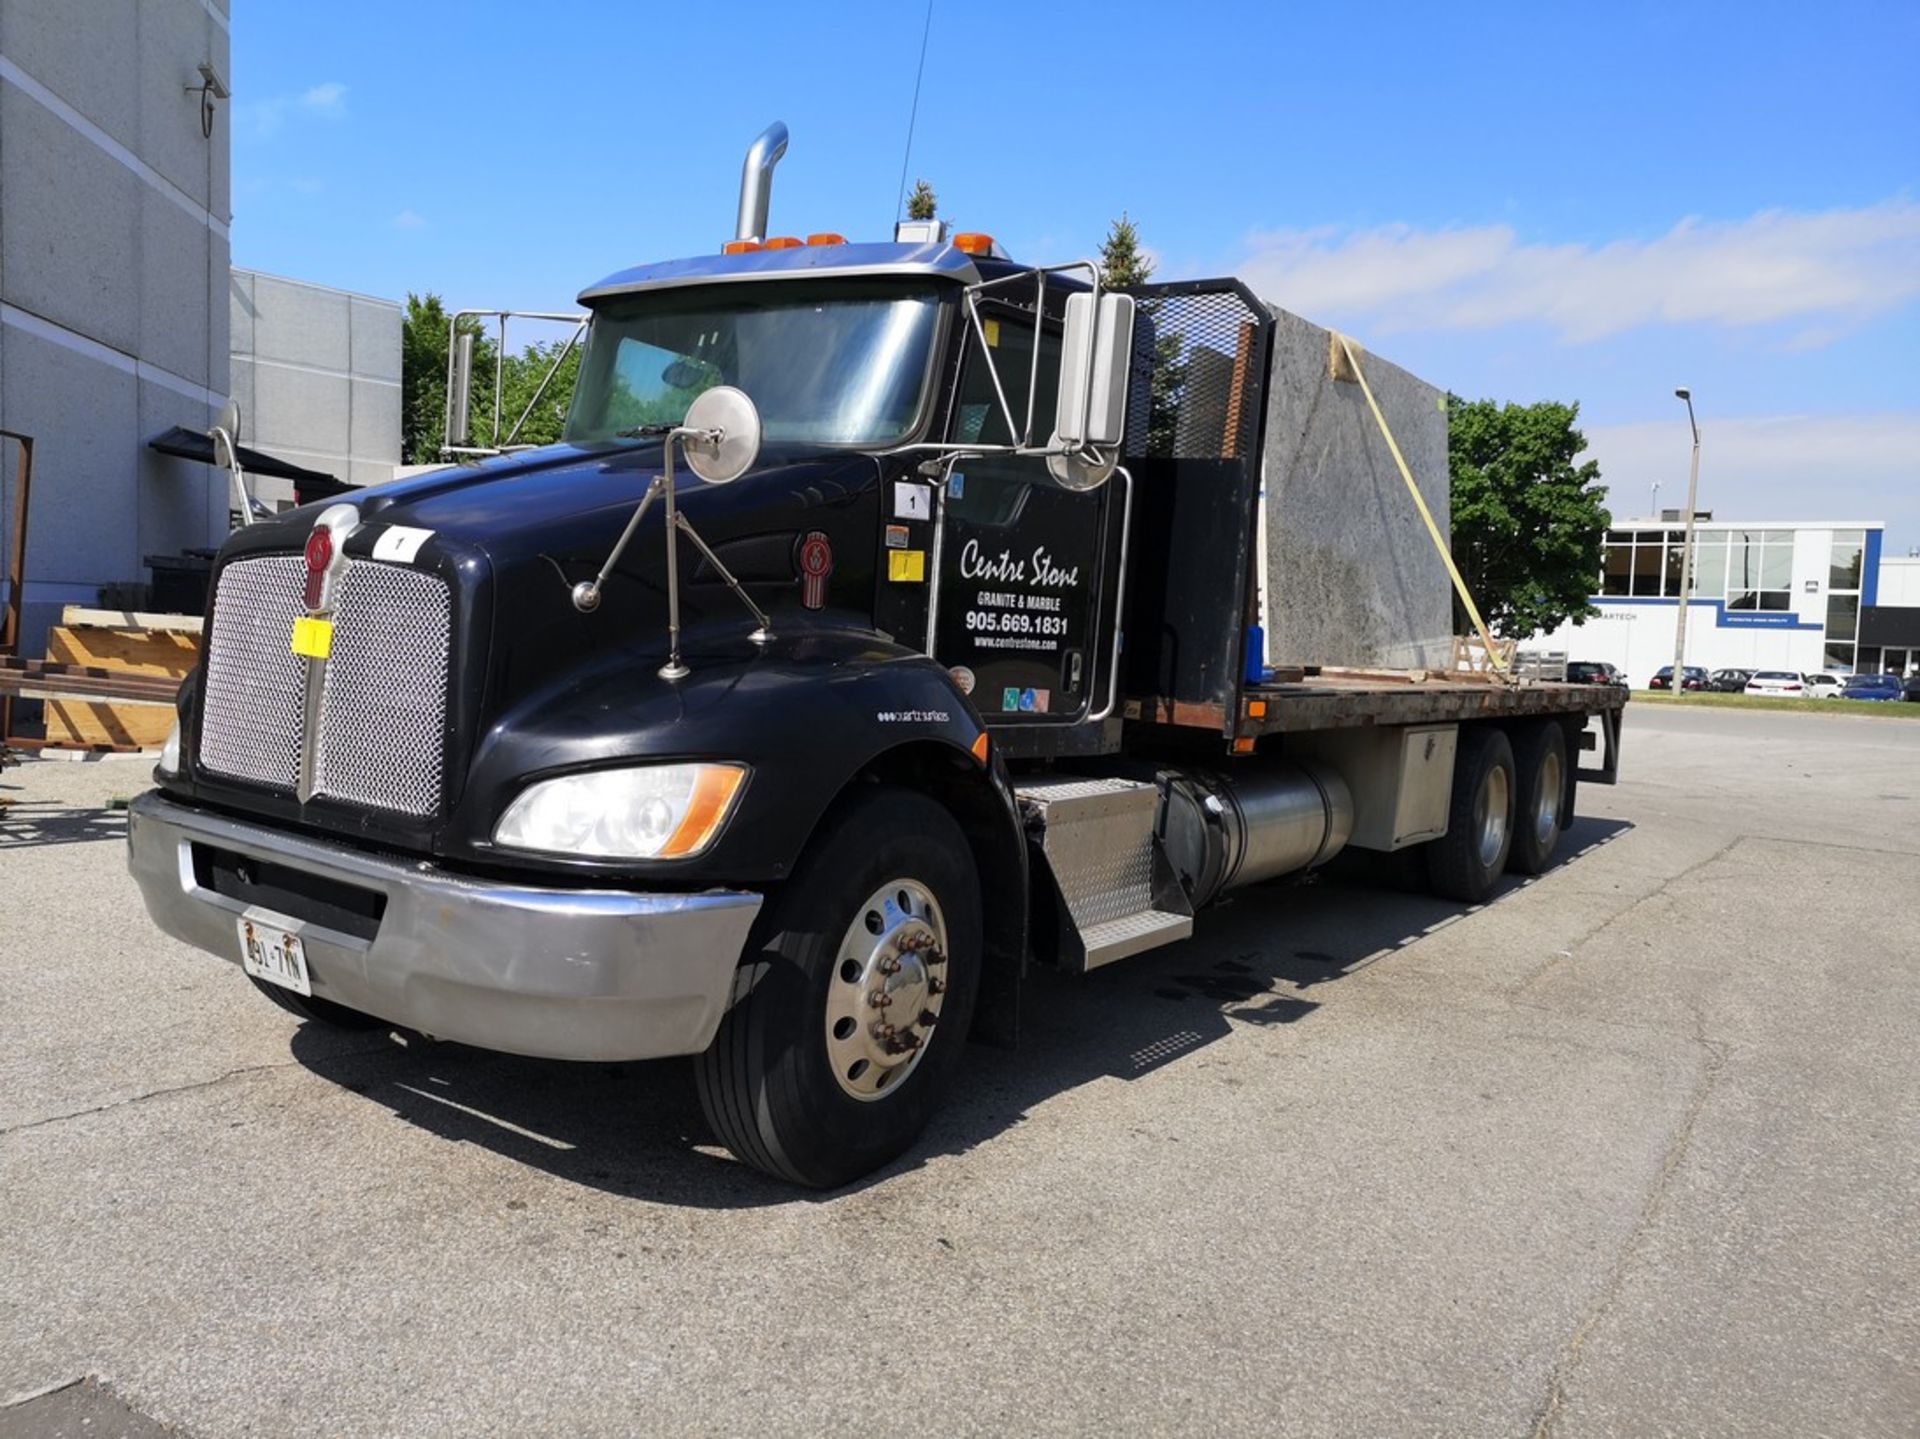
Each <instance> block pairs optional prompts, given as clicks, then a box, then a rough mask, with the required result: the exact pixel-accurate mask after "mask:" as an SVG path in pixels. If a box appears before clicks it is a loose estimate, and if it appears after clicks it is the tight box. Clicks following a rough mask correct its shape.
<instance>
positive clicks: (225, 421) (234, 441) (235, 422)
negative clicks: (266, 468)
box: [207, 400, 240, 470]
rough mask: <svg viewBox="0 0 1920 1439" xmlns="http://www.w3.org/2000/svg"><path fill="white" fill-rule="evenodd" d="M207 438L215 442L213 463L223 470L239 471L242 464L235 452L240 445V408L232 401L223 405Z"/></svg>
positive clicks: (214, 418)
mask: <svg viewBox="0 0 1920 1439" xmlns="http://www.w3.org/2000/svg"><path fill="white" fill-rule="evenodd" d="M207 436H208V438H209V439H211V440H212V441H213V462H214V463H215V464H216V465H218V466H219V467H220V468H221V469H223V470H234V469H238V468H239V467H240V462H239V459H238V457H237V456H235V454H234V452H233V451H234V447H235V446H236V445H238V444H239V443H240V406H239V405H238V404H236V403H234V401H232V400H228V401H227V402H226V404H224V405H222V406H221V407H220V413H219V414H217V415H215V416H214V417H213V428H212V429H210V430H208V431H207Z"/></svg>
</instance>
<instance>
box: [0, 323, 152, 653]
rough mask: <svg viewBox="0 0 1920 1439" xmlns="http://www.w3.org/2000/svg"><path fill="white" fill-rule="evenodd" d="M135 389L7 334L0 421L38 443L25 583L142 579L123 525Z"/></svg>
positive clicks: (106, 369)
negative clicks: (0, 418) (2, 419)
mask: <svg viewBox="0 0 1920 1439" xmlns="http://www.w3.org/2000/svg"><path fill="white" fill-rule="evenodd" d="M135 389H136V385H135V381H134V377H133V376H132V375H131V374H128V373H127V372H126V371H124V370H121V369H119V368H117V367H115V366H113V365H110V364H107V363H105V362H104V361H101V360H97V359H94V358H92V357H91V356H88V355H84V354H80V353H78V352H76V351H74V350H70V349H67V348H66V347H64V346H61V345H56V344H54V343H53V342H52V341H50V340H44V339H42V338H41V337H40V336H38V335H32V334H28V333H26V332H24V331H22V330H17V329H14V330H9V332H8V334H7V372H6V375H5V390H4V391H3V392H0V416H4V417H5V423H6V426H7V428H8V429H13V430H23V431H25V432H26V433H27V434H30V435H32V436H33V437H34V454H33V497H32V509H31V512H30V513H29V516H28V529H27V580H28V583H29V584H33V583H37V582H46V583H68V584H104V583H108V582H110V581H124V580H135V579H138V578H140V563H139V560H140V557H139V551H138V545H137V543H136V540H135V526H134V525H133V524H132V523H130V522H129V521H130V517H131V516H133V515H134V513H135V508H134V504H135V484H134V475H135V470H136V467H137V465H138V461H137V460H136V458H135V456H134V443H135V441H134V435H135V430H136V426H137V424H138V409H137V399H136V395H135ZM121 517H126V518H121ZM26 652H27V653H29V654H31V653H35V651H34V650H31V649H29V650H27V651H26Z"/></svg>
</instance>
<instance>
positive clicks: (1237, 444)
mask: <svg viewBox="0 0 1920 1439" xmlns="http://www.w3.org/2000/svg"><path fill="white" fill-rule="evenodd" d="M1136 298H1137V300H1138V304H1139V323H1138V325H1137V327H1136V330H1135V341H1134V352H1133V371H1132V375H1131V378H1130V380H1129V383H1128V387H1127V454H1128V455H1130V456H1135V457H1150V458H1157V459H1191V460H1221V459H1234V458H1236V457H1238V456H1247V457H1251V456H1252V455H1253V453H1254V448H1255V442H1256V439H1257V437H1258V435H1259V433H1260V416H1259V404H1258V396H1259V392H1260V383H1261V376H1262V373H1263V370H1264V366H1265V346H1266V342H1267V327H1268V324H1269V320H1268V317H1267V315H1266V314H1265V312H1264V311H1262V310H1260V309H1259V308H1258V307H1257V305H1256V304H1254V303H1253V302H1251V301H1250V300H1249V298H1248V297H1247V295H1246V293H1245V292H1244V291H1243V290H1241V289H1240V287H1239V286H1238V285H1237V284H1234V283H1233V282H1231V281H1208V282H1201V283H1199V284H1182V285H1177V286H1148V287H1146V288H1145V289H1144V290H1142V291H1140V292H1139V293H1138V295H1137V296H1136Z"/></svg>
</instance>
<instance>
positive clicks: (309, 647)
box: [293, 615, 333, 660]
mask: <svg viewBox="0 0 1920 1439" xmlns="http://www.w3.org/2000/svg"><path fill="white" fill-rule="evenodd" d="M293 652H294V653H295V654H297V655H300V656H302V657H303V658H305V659H310V660H323V659H325V658H327V656H328V655H330V654H332V653H333V621H332V620H322V619H315V618H314V617H313V616H312V615H301V616H300V617H299V618H298V619H296V620H295V621H294V622H293Z"/></svg>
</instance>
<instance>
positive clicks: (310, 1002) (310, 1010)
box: [247, 975, 392, 1029]
mask: <svg viewBox="0 0 1920 1439" xmlns="http://www.w3.org/2000/svg"><path fill="white" fill-rule="evenodd" d="M247 978H248V979H250V980H252V981H253V987H254V988H255V989H257V990H259V991H260V992H261V993H262V994H264V995H265V996H266V997H267V998H268V999H270V1000H272V1001H273V1002H274V1003H275V1004H277V1005H279V1006H280V1007H281V1008H282V1009H284V1010H286V1012H287V1013H288V1014H291V1015H293V1016H294V1017H295V1018H296V1019H302V1020H308V1021H311V1022H312V1023H314V1024H324V1025H326V1026H327V1027H328V1028H329V1029H379V1028H381V1027H383V1026H385V1027H387V1028H392V1026H391V1025H388V1024H387V1022H386V1020H384V1019H376V1018H375V1017H374V1016H373V1015H371V1014H362V1013H361V1012H360V1011H359V1010H357V1009H348V1008H347V1007H346V1006H345V1005H344V1004H335V1003H334V1002H333V1001H332V1000H330V999H321V998H320V997H319V996H318V995H308V994H295V993H294V992H293V991H292V990H290V989H284V988H282V987H281V986H280V985H277V984H268V983H267V982H266V981H265V980H264V979H255V978H254V976H252V975H248V976H247Z"/></svg>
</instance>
